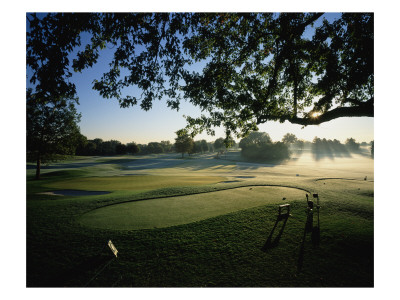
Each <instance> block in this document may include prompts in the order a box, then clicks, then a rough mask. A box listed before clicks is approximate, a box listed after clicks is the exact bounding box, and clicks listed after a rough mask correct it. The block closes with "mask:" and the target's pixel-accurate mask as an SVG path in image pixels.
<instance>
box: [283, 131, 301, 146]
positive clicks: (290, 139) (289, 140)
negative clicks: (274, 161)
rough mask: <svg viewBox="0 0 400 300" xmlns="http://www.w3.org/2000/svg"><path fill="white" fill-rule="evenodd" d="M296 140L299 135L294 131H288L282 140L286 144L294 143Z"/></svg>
mask: <svg viewBox="0 0 400 300" xmlns="http://www.w3.org/2000/svg"><path fill="white" fill-rule="evenodd" d="M296 141H297V137H296V136H295V135H294V134H293V133H286V134H285V135H284V136H283V138H282V142H283V143H285V144H293V143H295V142H296Z"/></svg>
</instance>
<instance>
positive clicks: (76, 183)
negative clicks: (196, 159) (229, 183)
mask: <svg viewBox="0 0 400 300" xmlns="http://www.w3.org/2000/svg"><path fill="white" fill-rule="evenodd" d="M224 180H226V178H225V177H220V176H158V175H132V176H109V177H86V178H74V179H69V180H63V181H57V182H54V183H51V184H48V185H47V187H51V188H56V189H76V190H91V191H105V190H107V191H122V190H124V191H147V190H155V189H160V188H166V187H172V186H195V185H205V184H212V183H217V182H221V181H224Z"/></svg>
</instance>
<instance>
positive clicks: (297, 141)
mask: <svg viewBox="0 0 400 300" xmlns="http://www.w3.org/2000/svg"><path fill="white" fill-rule="evenodd" d="M295 145H296V146H297V148H299V149H300V150H303V148H304V141H303V140H299V139H297V140H296V142H295Z"/></svg>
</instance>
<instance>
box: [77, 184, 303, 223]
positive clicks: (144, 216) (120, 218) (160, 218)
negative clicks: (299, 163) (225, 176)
mask: <svg viewBox="0 0 400 300" xmlns="http://www.w3.org/2000/svg"><path fill="white" fill-rule="evenodd" d="M282 195H284V196H285V197H283V198H284V200H283V198H282ZM303 198H304V191H302V190H298V189H293V188H284V187H273V186H272V187H271V186H268V187H267V186H265V187H260V186H258V187H243V188H235V189H227V190H223V191H217V192H210V193H201V194H194V195H188V196H180V197H169V198H157V199H152V200H146V201H132V202H127V203H122V204H118V205H109V206H106V207H103V208H100V209H96V210H93V211H91V212H89V213H87V214H84V215H83V216H82V218H81V219H79V222H80V223H81V224H83V225H86V226H90V227H95V228H104V229H117V230H121V229H124V230H132V229H133V230H135V229H153V228H163V227H169V226H175V225H181V224H187V223H192V222H195V221H200V220H205V219H208V218H211V217H215V216H219V215H223V214H227V213H231V212H235V211H239V210H243V209H247V208H251V207H257V206H262V205H265V204H278V205H279V204H283V203H288V202H292V201H294V200H296V199H297V200H298V199H303Z"/></svg>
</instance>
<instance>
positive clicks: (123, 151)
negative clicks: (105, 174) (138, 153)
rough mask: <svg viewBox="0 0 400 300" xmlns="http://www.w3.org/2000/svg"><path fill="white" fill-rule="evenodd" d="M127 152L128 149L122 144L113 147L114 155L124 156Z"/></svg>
mask: <svg viewBox="0 0 400 300" xmlns="http://www.w3.org/2000/svg"><path fill="white" fill-rule="evenodd" d="M127 152H128V147H127V146H126V145H124V144H117V145H116V146H115V153H116V154H120V155H121V154H126V153H127Z"/></svg>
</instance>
